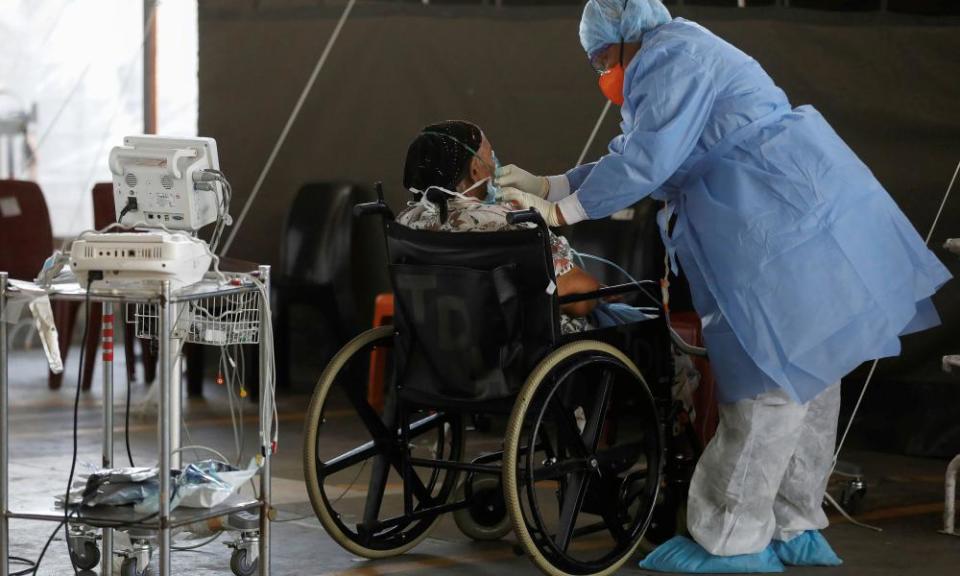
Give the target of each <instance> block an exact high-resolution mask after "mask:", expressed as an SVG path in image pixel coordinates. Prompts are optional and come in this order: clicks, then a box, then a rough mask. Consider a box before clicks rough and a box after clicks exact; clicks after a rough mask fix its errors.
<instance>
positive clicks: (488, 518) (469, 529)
mask: <svg viewBox="0 0 960 576" xmlns="http://www.w3.org/2000/svg"><path fill="white" fill-rule="evenodd" d="M500 484H501V480H500V477H499V476H485V475H476V476H474V475H470V476H467V479H466V481H465V482H461V483H460V486H459V487H458V488H457V501H461V500H465V501H467V502H470V507H469V508H461V509H459V510H457V511H456V512H454V513H453V520H454V522H456V524H457V528H459V529H460V531H461V532H463V534H464V535H465V536H467V537H469V538H472V539H474V540H479V541H485V540H499V539H501V538H503V537H504V536H506V535H507V534H509V533H510V531H511V530H513V525H512V524H511V523H510V515H509V514H508V513H507V507H506V503H505V502H504V500H503V490H502V489H501V488H500Z"/></svg>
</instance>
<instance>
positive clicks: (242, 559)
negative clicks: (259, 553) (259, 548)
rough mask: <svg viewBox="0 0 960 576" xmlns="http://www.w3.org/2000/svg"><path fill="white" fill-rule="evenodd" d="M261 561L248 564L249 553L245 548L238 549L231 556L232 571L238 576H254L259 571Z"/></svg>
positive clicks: (256, 560)
mask: <svg viewBox="0 0 960 576" xmlns="http://www.w3.org/2000/svg"><path fill="white" fill-rule="evenodd" d="M259 568H260V559H259V558H257V559H255V560H254V561H253V562H247V551H246V550H244V549H243V548H237V549H236V550H234V551H233V554H231V555H230V570H233V573H234V574H236V575H237V576H253V575H254V574H256V573H257V572H258V571H259Z"/></svg>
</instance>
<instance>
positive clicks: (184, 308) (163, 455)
mask: <svg viewBox="0 0 960 576" xmlns="http://www.w3.org/2000/svg"><path fill="white" fill-rule="evenodd" d="M257 274H258V275H259V280H260V282H262V283H263V284H264V285H265V286H266V287H267V290H266V293H267V294H269V281H270V267H269V266H260V267H259V269H258V272H257ZM8 296H9V283H8V276H7V273H6V272H0V316H2V313H3V311H4V310H5V309H6V305H7V300H8ZM50 297H51V299H55V300H73V301H85V300H87V298H88V296H87V294H86V292H85V291H84V290H82V289H81V288H80V287H79V286H78V285H76V284H73V285H68V286H65V287H63V286H61V287H56V288H54V289H53V290H51V293H50ZM216 299H220V301H221V302H227V303H228V304H229V303H231V302H237V303H241V304H242V306H238V307H237V308H236V309H231V308H230V307H229V306H224V307H221V308H218V309H215V310H214V311H213V312H211V311H210V308H211V306H210V305H209V303H210V302H213V301H215V300H216ZM89 301H90V302H99V303H102V304H103V322H104V327H105V328H110V327H112V326H111V325H112V323H113V314H114V310H115V309H116V307H117V306H121V305H127V306H133V307H135V310H138V311H144V312H145V313H144V314H143V315H144V317H146V316H147V313H148V314H149V318H148V320H147V324H146V325H144V324H138V325H137V326H131V327H130V328H135V329H137V331H138V335H140V336H152V337H155V338H156V339H157V341H158V348H159V354H158V376H159V377H158V380H159V382H158V384H157V385H159V387H160V389H159V412H158V428H159V434H158V447H159V461H160V465H159V468H160V510H159V511H158V513H157V514H156V515H155V516H152V517H144V516H143V515H142V514H136V513H134V512H133V511H132V510H124V509H114V510H101V509H92V510H84V511H83V514H82V515H81V518H80V519H79V520H71V523H72V522H74V521H77V522H82V523H83V524H84V525H87V526H93V527H98V528H102V530H103V544H102V548H103V553H102V560H101V572H100V573H101V574H102V575H103V576H112V575H113V573H114V571H113V563H112V558H113V552H114V551H113V532H114V530H117V529H120V528H123V529H124V530H126V529H143V530H150V531H155V532H156V533H157V536H158V547H157V556H156V557H157V559H158V562H157V568H158V574H160V576H169V575H170V573H171V572H170V550H171V543H172V541H171V539H172V530H173V529H175V528H178V527H181V526H184V525H187V524H190V523H193V522H199V521H204V520H209V519H212V518H217V517H221V516H226V515H229V514H232V513H235V512H241V511H256V512H258V513H259V524H260V525H259V542H258V550H257V552H258V562H259V574H260V575H261V576H268V575H269V574H270V518H271V516H272V514H271V513H270V511H271V506H270V464H271V454H270V451H269V450H266V451H261V452H262V453H261V454H260V457H261V469H260V496H259V499H258V500H252V501H251V500H244V499H242V498H240V497H239V496H234V497H232V498H231V499H228V500H227V501H226V502H225V503H223V504H221V505H219V506H217V507H214V508H212V509H209V510H198V509H189V508H177V509H176V510H172V511H171V510H170V491H171V486H170V472H169V471H170V469H171V468H173V467H177V466H178V465H179V455H178V454H177V453H176V452H175V449H176V447H178V446H179V444H180V442H179V435H180V426H179V423H180V421H181V414H180V407H181V387H180V385H179V354H177V349H178V344H179V342H181V341H189V342H198V343H206V344H211V345H223V344H225V343H250V344H253V343H257V344H259V355H260V374H259V377H260V383H261V385H260V386H259V390H260V402H261V403H262V402H264V401H266V400H267V398H265V394H267V393H268V390H267V386H266V385H265V383H266V382H267V374H266V370H268V366H269V362H268V359H269V356H268V354H269V352H270V351H268V350H267V348H266V346H267V344H266V343H265V339H264V338H261V337H260V335H261V334H260V333H259V331H258V332H257V333H256V334H253V333H251V331H250V329H251V326H256V327H257V329H258V330H262V326H261V324H260V320H263V321H264V322H266V318H267V314H266V307H267V305H268V303H267V302H264V301H263V298H262V296H261V294H260V291H259V289H258V288H257V286H256V285H253V284H250V283H243V282H237V283H235V284H233V285H228V286H223V285H221V284H220V283H218V282H206V281H205V282H201V283H199V284H197V285H194V286H190V287H187V288H184V289H182V290H179V291H177V292H172V291H171V287H170V283H169V282H167V281H164V282H163V283H162V284H161V286H160V288H159V290H157V291H153V292H146V291H124V292H112V293H110V294H100V293H95V292H94V293H91V294H90V295H89ZM251 302H252V303H253V306H252V307H251V304H250V303H251ZM194 311H199V312H198V313H197V314H196V315H193V312H194ZM184 312H186V315H185V314H184ZM185 318H186V320H185ZM191 318H196V321H191V320H190V319H191ZM224 318H227V319H228V320H229V321H227V322H226V323H225V325H226V328H224V326H223V325H219V324H218V321H219V320H223V319H224ZM236 318H241V319H242V321H233V320H235V319H236ZM139 320H140V319H139V318H138V321H139ZM91 321H92V322H96V321H97V319H91ZM231 327H234V328H236V330H233V331H232V332H231V331H230V328H231ZM7 332H8V326H7V324H6V323H5V322H3V321H0V576H9V574H10V566H9V561H8V556H9V552H10V520H11V519H21V520H46V521H51V522H62V521H63V520H64V511H63V510H62V509H59V510H58V509H54V507H53V505H52V504H51V507H50V508H49V509H46V510H33V511H15V510H11V509H10V497H9V494H10V492H9V488H10V486H9V470H10V466H9V464H10V452H9V441H10V427H9V412H10V403H9V387H8V369H9V362H8V354H9V349H8V347H9V343H8V333H7ZM104 339H105V341H112V330H111V331H109V332H108V331H107V330H104ZM107 339H110V340H107ZM108 348H109V347H105V350H104V355H103V361H104V370H103V405H104V410H103V460H102V465H103V467H104V468H110V467H113V465H114V443H113V435H114V434H113V432H114V414H113V412H114V411H113V405H114V403H113V370H112V363H113V354H112V350H109V349H108ZM174 423H176V426H174ZM51 497H52V495H51Z"/></svg>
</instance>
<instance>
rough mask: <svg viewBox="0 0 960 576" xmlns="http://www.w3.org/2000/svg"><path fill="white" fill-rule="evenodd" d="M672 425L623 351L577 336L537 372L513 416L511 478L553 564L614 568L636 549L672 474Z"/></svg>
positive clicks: (558, 570) (532, 541) (529, 533)
mask: <svg viewBox="0 0 960 576" xmlns="http://www.w3.org/2000/svg"><path fill="white" fill-rule="evenodd" d="M663 446H664V444H663V434H662V430H661V425H660V421H659V418H658V410H657V405H656V403H655V401H654V399H653V396H652V395H651V393H650V390H649V388H648V387H647V385H646V382H645V381H644V379H643V376H642V375H641V374H640V372H639V370H637V368H636V366H635V365H634V364H633V363H632V362H631V361H630V360H629V359H628V358H627V357H626V356H625V355H624V354H623V353H622V352H620V351H619V350H617V349H616V348H613V347H612V346H609V345H607V344H603V343H600V342H595V341H581V342H574V343H571V344H567V345H566V346H563V347H561V348H559V349H557V350H556V351H554V352H553V353H552V354H550V355H549V356H547V357H546V358H545V359H544V360H543V361H542V362H541V363H540V364H539V365H538V366H537V368H536V369H535V370H534V371H533V373H532V374H531V375H530V376H529V378H528V379H527V382H526V384H525V385H524V387H523V390H522V391H521V392H520V396H519V398H518V399H517V402H516V404H515V405H514V409H513V413H512V415H511V417H510V421H509V423H508V425H507V435H506V439H505V452H504V463H503V486H504V497H505V499H506V503H507V509H508V510H509V512H510V516H511V519H512V521H513V527H514V530H515V531H516V533H517V535H518V538H519V539H520V541H521V543H522V545H523V547H524V548H525V549H526V552H527V553H528V554H529V555H530V557H531V559H532V560H533V561H534V563H535V564H536V565H537V567H539V568H540V569H541V570H542V571H543V572H545V573H547V574H550V575H555V576H565V575H576V576H583V575H607V574H611V573H613V572H615V571H616V570H617V569H618V568H619V567H620V566H622V565H623V564H624V562H626V561H627V560H628V559H629V558H630V557H631V555H632V554H633V553H634V552H635V550H636V549H637V547H638V546H639V544H640V541H641V539H642V538H643V534H644V531H645V530H646V528H647V526H648V524H649V522H650V518H651V515H652V512H653V509H654V505H655V503H656V501H657V494H658V492H659V489H660V484H661V481H662V467H663V456H662V455H663Z"/></svg>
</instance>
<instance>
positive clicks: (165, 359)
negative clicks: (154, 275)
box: [157, 280, 172, 576]
mask: <svg viewBox="0 0 960 576" xmlns="http://www.w3.org/2000/svg"><path fill="white" fill-rule="evenodd" d="M158 308H159V312H160V314H159V325H158V332H157V336H158V338H157V339H158V341H159V343H160V352H159V358H158V359H157V362H158V363H159V365H160V366H159V367H160V416H159V418H160V422H159V426H158V428H159V430H160V470H159V472H160V551H159V557H160V576H170V450H171V449H170V436H171V434H170V431H171V430H170V429H171V422H170V384H171V380H172V378H171V374H170V369H171V368H172V361H171V360H172V358H171V357H170V344H171V340H172V338H171V333H172V321H171V320H172V315H171V304H170V281H169V280H164V281H163V282H162V284H161V289H160V303H159V306H158Z"/></svg>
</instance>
